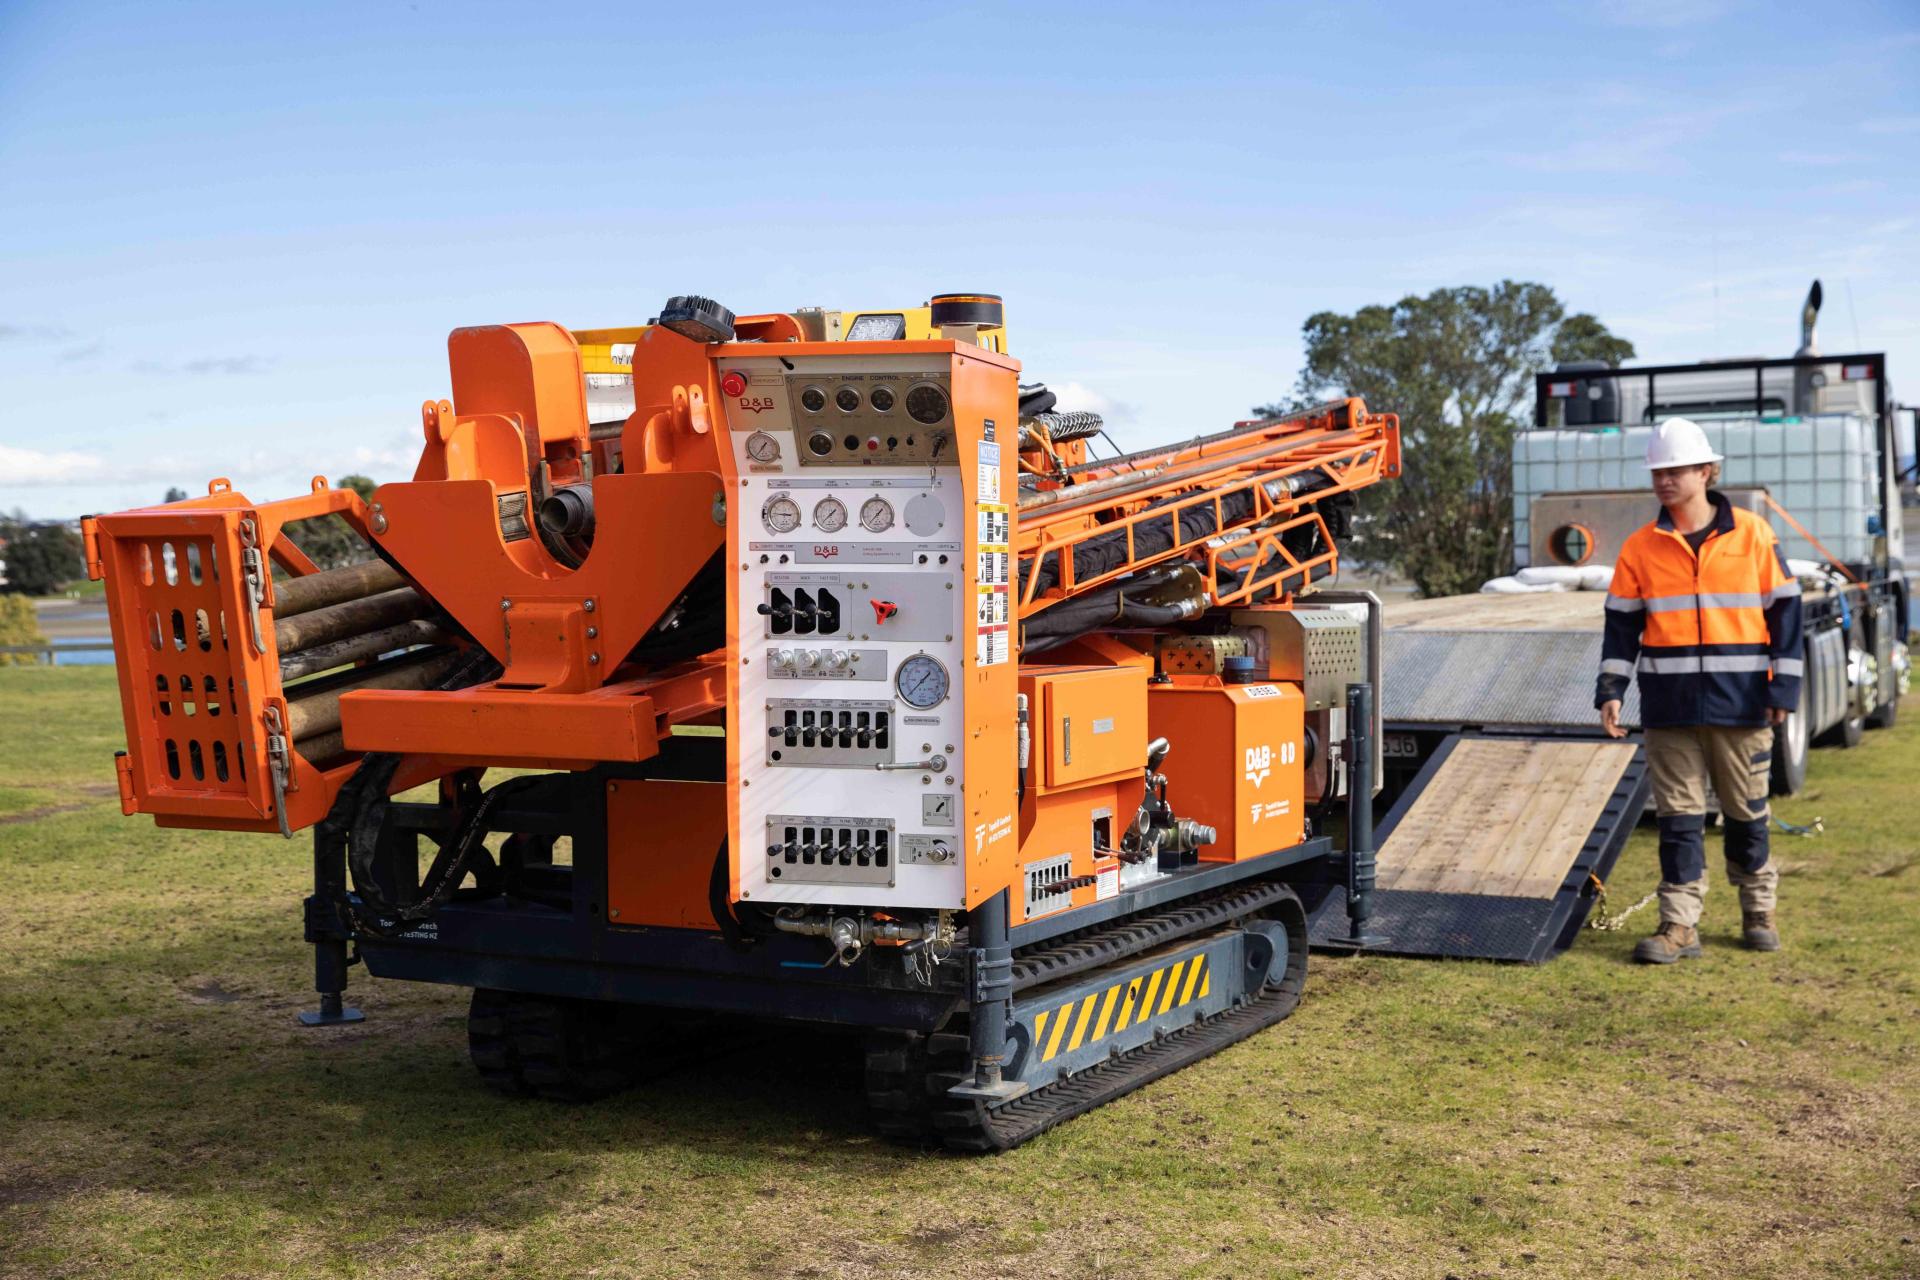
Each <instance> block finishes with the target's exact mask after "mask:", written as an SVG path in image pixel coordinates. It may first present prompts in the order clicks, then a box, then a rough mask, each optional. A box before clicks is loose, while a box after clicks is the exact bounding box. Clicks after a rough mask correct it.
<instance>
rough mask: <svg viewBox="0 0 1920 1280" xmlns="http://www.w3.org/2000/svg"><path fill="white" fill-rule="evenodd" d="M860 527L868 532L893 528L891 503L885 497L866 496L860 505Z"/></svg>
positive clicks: (878, 531) (879, 531)
mask: <svg viewBox="0 0 1920 1280" xmlns="http://www.w3.org/2000/svg"><path fill="white" fill-rule="evenodd" d="M860 527H861V528H862V529H865V530H866V531H867V532H868V533H885V532H886V531H887V530H889V529H891V528H893V504H892V503H890V502H888V501H887V500H886V499H885V498H868V499H867V500H866V502H864V503H862V504H861V506H860Z"/></svg>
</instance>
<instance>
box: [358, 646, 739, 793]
mask: <svg viewBox="0 0 1920 1280" xmlns="http://www.w3.org/2000/svg"><path fill="white" fill-rule="evenodd" d="M724 667H725V661H724V658H723V657H722V658H717V659H715V660H713V661H707V662H698V663H692V664H688V665H687V666H686V667H685V668H683V669H679V670H674V671H670V672H667V673H663V674H661V675H658V676H649V677H644V678H639V679H633V680H622V681H619V682H617V683H615V684H609V685H603V686H602V687H600V688H598V689H593V690H589V691H587V692H585V693H555V692H552V691H541V690H530V689H510V688H506V687H503V686H501V685H498V684H487V685H477V686H475V687H473V688H471V689H460V690H456V691H453V692H450V693H433V694H428V695H424V696H423V695H421V694H418V693H413V692H401V691H397V690H386V689H369V690H363V691H361V692H358V693H349V694H347V695H345V696H344V697H342V698H341V699H340V713H341V728H342V731H343V733H344V735H345V738H346V744H347V747H348V749H349V750H353V751H392V752H400V753H403V754H416V755H436V756H440V757H442V758H444V759H447V760H457V761H460V762H462V763H466V764H492V765H502V766H511V767H517V768H543V769H585V768H591V767H592V766H593V765H594V764H597V763H599V762H601V761H622V762H637V761H641V760H647V759H650V758H652V757H653V756H654V755H656V754H657V753H658V752H659V749H660V742H661V739H662V738H664V737H665V736H666V735H667V734H668V733H669V732H670V731H671V728H672V726H673V725H676V724H690V723H693V722H695V721H697V720H700V719H702V718H704V717H706V716H709V715H711V714H712V713H713V712H715V711H718V710H720V709H721V708H722V707H723V706H724V705H725V701H724V698H725V692H724V691H725V687H726V675H725V671H724V670H723V668H724Z"/></svg>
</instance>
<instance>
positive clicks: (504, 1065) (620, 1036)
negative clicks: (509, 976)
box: [467, 987, 640, 1102]
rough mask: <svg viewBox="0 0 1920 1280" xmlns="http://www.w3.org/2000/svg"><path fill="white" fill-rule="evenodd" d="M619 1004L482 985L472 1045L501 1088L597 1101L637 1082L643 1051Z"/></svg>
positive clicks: (474, 1007)
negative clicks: (634, 1044) (634, 1045)
mask: <svg viewBox="0 0 1920 1280" xmlns="http://www.w3.org/2000/svg"><path fill="white" fill-rule="evenodd" d="M620 1014H621V1009H620V1006H618V1005H613V1004H605V1003H602V1002H600V1001H595V1000H561V999H557V998H555V997H551V996H535V995H527V994H524V993H522V992H517V991H493V990H489V989H487V988H485V987H476V988H474V992H473V1003H472V1004H471V1005H469V1006H468V1009H467V1050H468V1052H469V1053H470V1054H471V1055H472V1057H473V1065H474V1067H475V1068H476V1069H477V1070H478V1071H479V1072H480V1078H481V1080H483V1081H485V1082H486V1085H487V1087H488V1088H490V1089H492V1090H494V1091H495V1092H496V1093H504V1094H507V1095H509V1096H513V1097H526V1096H529V1095H532V1096H537V1097H541V1098H549V1099H552V1100H554V1101H556V1102H591V1101H593V1100H594V1099H596V1098H604V1097H607V1096H609V1095H610V1094H615V1093H618V1092H620V1091H621V1090H622V1089H625V1088H627V1087H628V1086H629V1085H631V1084H632V1083H633V1082H634V1076H635V1066H634V1064H635V1063H637V1062H638V1061H639V1059H640V1055H639V1054H637V1053H634V1052H631V1048H632V1046H631V1044H630V1041H631V1039H632V1037H631V1036H630V1035H629V1034H627V1032H626V1031H625V1029H624V1028H623V1027H622V1025H621V1017H620Z"/></svg>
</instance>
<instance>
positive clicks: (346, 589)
mask: <svg viewBox="0 0 1920 1280" xmlns="http://www.w3.org/2000/svg"><path fill="white" fill-rule="evenodd" d="M406 584H407V580H406V579H405V578H403V577H401V576H400V573H399V571H398V570H397V569H395V568H394V567H393V566H392V565H390V564H388V563H387V562H386V561H385V560H368V561H366V562H365V563H364V564H350V565H347V566H345V567H344V568H340V569H328V570H325V571H324V572H321V573H310V574H308V575H307V576H306V577H304V578H289V579H287V580H286V581H285V582H276V583H274V584H273V616H274V617H276V618H291V617H293V616H294V615H295V614H297V613H311V612H313V611H314V610H315V609H324V608H326V607H327V606H328V605H330V604H340V603H343V602H344V601H347V600H358V599H360V598H361V597H363V596H370V595H377V594H378V593H380V592H382V591H391V590H393V589H394V588H395V587H403V586H405V585H406Z"/></svg>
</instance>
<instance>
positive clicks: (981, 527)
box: [973, 444, 1013, 667]
mask: <svg viewBox="0 0 1920 1280" xmlns="http://www.w3.org/2000/svg"><path fill="white" fill-rule="evenodd" d="M988 447H989V446H987V445H984V444H983V445H981V446H980V449H981V453H982V456H983V457H984V455H985V453H986V450H987V448H988ZM992 448H993V451H994V466H995V470H994V475H995V476H996V477H997V476H998V475H999V470H998V466H999V452H1000V451H999V446H998V445H995V446H992ZM981 471H982V473H983V475H984V473H985V471H986V464H985V463H984V461H983V462H982V464H981ZM985 491H986V486H985V483H984V481H983V483H982V485H981V492H982V493H983V494H984V493H985ZM974 533H975V536H976V539H977V542H976V545H975V549H974V557H975V562H974V601H973V605H974V609H973V627H974V662H975V664H976V665H978V666H982V667H991V666H996V665H998V664H1000V663H1002V662H1006V661H1008V660H1009V658H1010V656H1011V652H1010V651H1011V642H1012V632H1011V627H1010V624H1011V622H1012V610H1011V606H1010V603H1009V602H1010V600H1011V595H1010V592H1009V589H1008V588H1009V583H1010V582H1011V581H1012V570H1013V557H1012V553H1011V550H1012V549H1011V546H1010V544H1011V542H1012V538H1013V509H1012V508H1011V507H1008V506H1005V505H1002V504H1000V503H997V502H981V503H980V504H979V505H978V506H977V507H976V509H975V511H974Z"/></svg>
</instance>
